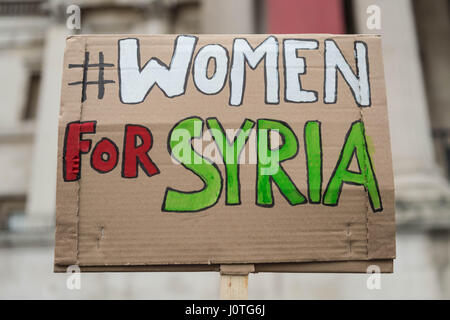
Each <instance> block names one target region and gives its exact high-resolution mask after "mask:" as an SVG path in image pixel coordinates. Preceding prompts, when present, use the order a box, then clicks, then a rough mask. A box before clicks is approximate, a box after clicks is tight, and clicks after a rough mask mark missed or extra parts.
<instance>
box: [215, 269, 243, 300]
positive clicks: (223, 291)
mask: <svg viewBox="0 0 450 320" xmlns="http://www.w3.org/2000/svg"><path fill="white" fill-rule="evenodd" d="M220 299H222V300H246V299H248V275H246V276H235V275H233V276H232V275H221V276H220Z"/></svg>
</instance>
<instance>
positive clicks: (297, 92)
mask: <svg viewBox="0 0 450 320" xmlns="http://www.w3.org/2000/svg"><path fill="white" fill-rule="evenodd" d="M283 44H284V77H285V79H284V81H285V84H284V86H285V87H284V90H285V99H286V101H291V102H316V101H317V92H316V91H313V90H302V84H301V82H300V77H299V75H300V74H305V73H306V65H305V58H301V57H300V58H299V57H297V50H298V49H306V50H314V49H317V48H318V47H319V43H318V42H317V41H316V40H293V39H292V40H291V39H288V40H284V41H283Z"/></svg>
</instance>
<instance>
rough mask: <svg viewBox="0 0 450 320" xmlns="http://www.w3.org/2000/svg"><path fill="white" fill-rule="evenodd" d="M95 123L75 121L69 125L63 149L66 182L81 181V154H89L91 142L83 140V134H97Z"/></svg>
mask: <svg viewBox="0 0 450 320" xmlns="http://www.w3.org/2000/svg"><path fill="white" fill-rule="evenodd" d="M95 126H96V122H95V121H86V122H80V121H75V122H71V123H69V124H67V127H66V134H65V137H64V149H63V178H64V181H76V180H78V179H80V173H81V153H88V152H89V150H90V149H91V140H82V139H81V135H82V134H83V133H95Z"/></svg>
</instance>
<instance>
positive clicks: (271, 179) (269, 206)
mask: <svg viewBox="0 0 450 320" xmlns="http://www.w3.org/2000/svg"><path fill="white" fill-rule="evenodd" d="M260 120H268V121H273V122H279V123H281V124H283V125H284V126H286V127H287V128H288V129H289V130H291V131H292V134H293V135H294V138H295V140H296V141H297V151H296V152H295V154H294V155H293V156H292V157H290V158H286V159H284V160H281V161H278V165H279V167H280V169H281V170H283V172H284V173H285V174H286V176H287V178H288V179H289V181H290V182H291V183H292V185H293V186H294V187H295V189H296V190H297V191H298V193H299V194H300V195H301V196H302V197H303V198H304V201H303V202H300V203H296V204H292V203H291V202H290V201H289V199H288V198H287V197H286V196H285V195H284V193H283V192H282V191H281V188H280V187H279V186H278V184H277V183H276V182H275V180H274V179H273V175H270V177H269V184H270V193H271V198H272V203H270V204H260V203H258V164H259V156H258V154H259V150H258V148H259V121H260ZM256 130H257V131H256V134H257V136H256V153H257V155H256V159H257V164H256V182H255V204H256V205H257V206H259V207H263V208H272V207H273V206H274V205H275V198H274V196H273V184H275V185H276V187H277V188H278V191H279V192H280V194H281V195H282V196H283V198H284V199H285V200H286V201H287V203H289V204H290V205H291V206H292V207H295V206H298V205H302V204H305V203H308V199H307V198H306V197H305V195H304V194H303V193H302V192H301V191H300V190H299V189H298V187H297V185H296V184H295V183H294V181H292V179H291V176H290V175H289V174H288V173H287V171H286V170H284V168H283V166H282V165H281V164H282V163H283V162H285V161H287V160H291V159H294V158H295V157H296V156H297V155H298V153H299V151H300V144H299V142H298V137H297V135H296V134H295V131H294V130H292V128H291V126H290V125H289V124H288V123H287V122H285V121H282V120H275V119H268V118H259V119H258V120H256ZM266 130H267V131H268V132H267V142H268V148H270V131H272V129H266ZM280 137H282V138H281V139H282V142H283V143H282V145H284V144H285V142H286V140H285V138H284V136H283V135H282V134H280ZM280 148H281V146H279V147H278V148H277V149H270V150H272V151H275V150H279V149H280Z"/></svg>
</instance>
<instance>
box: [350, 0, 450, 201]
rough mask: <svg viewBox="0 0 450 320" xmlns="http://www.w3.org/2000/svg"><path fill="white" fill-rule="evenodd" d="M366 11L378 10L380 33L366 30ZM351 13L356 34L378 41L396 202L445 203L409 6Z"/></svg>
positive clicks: (403, 2)
mask: <svg viewBox="0 0 450 320" xmlns="http://www.w3.org/2000/svg"><path fill="white" fill-rule="evenodd" d="M370 5H376V6H378V7H379V8H380V9H381V10H380V14H381V15H380V18H381V29H380V30H376V29H375V30H369V29H368V27H367V19H368V17H369V15H370V14H368V13H367V8H368V7H369V6H370ZM353 7H354V19H355V24H356V29H357V30H356V31H357V32H358V33H376V34H381V36H382V45H383V56H384V70H385V78H386V90H387V102H388V109H389V121H390V132H391V143H392V156H393V162H394V174H395V186H396V197H397V199H398V200H405V201H418V202H419V201H424V200H437V199H440V198H442V197H448V194H449V189H448V183H447V181H446V180H445V178H444V177H443V175H442V173H441V172H440V171H439V169H438V166H437V164H436V162H435V154H434V149H433V142H432V138H431V129H430V120H429V112H428V106H427V101H426V93H425V89H424V81H423V74H422V66H421V61H420V58H419V49H420V48H419V47H418V42H417V38H416V28H415V21H414V14H413V8H412V3H411V1H410V0H395V1H392V0H358V1H353Z"/></svg>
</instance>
